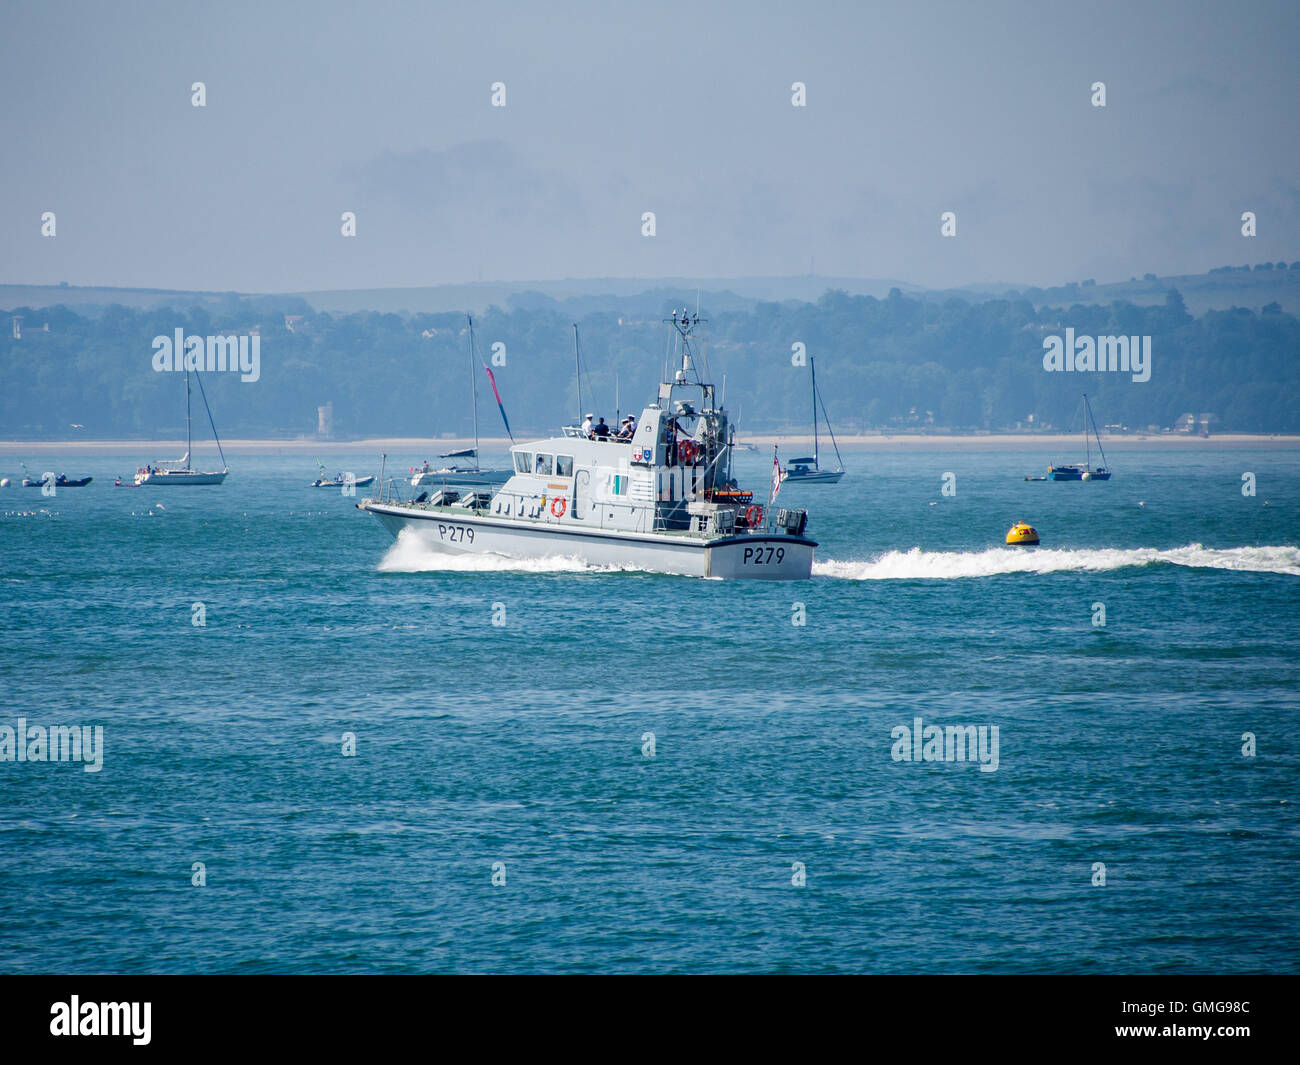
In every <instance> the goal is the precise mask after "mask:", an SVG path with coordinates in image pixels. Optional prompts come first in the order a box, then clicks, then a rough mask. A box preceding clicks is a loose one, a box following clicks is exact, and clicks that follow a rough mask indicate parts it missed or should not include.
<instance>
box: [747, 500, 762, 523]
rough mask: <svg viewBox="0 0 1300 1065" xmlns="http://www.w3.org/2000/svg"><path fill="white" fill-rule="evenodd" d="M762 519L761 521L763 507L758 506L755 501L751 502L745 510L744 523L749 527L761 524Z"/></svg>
mask: <svg viewBox="0 0 1300 1065" xmlns="http://www.w3.org/2000/svg"><path fill="white" fill-rule="evenodd" d="M762 521H763V508H762V507H760V506H759V505H758V504H757V503H755V504H753V505H752V506H751V507H750V508H749V509H748V510H746V511H745V524H746V525H748V526H749V527H750V528H751V529H752V528H754V527H755V526H757V525H760V524H762Z"/></svg>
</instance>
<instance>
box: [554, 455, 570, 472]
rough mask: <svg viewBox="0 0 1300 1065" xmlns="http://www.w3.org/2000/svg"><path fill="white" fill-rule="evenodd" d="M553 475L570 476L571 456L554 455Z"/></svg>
mask: <svg viewBox="0 0 1300 1065" xmlns="http://www.w3.org/2000/svg"><path fill="white" fill-rule="evenodd" d="M555 476H557V477H572V476H573V456H572V455H556V456H555Z"/></svg>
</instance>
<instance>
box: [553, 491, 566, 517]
mask: <svg viewBox="0 0 1300 1065" xmlns="http://www.w3.org/2000/svg"><path fill="white" fill-rule="evenodd" d="M566 505H567V504H566V501H565V498H564V496H556V497H555V498H554V499H552V500H551V513H552V514H554V515H555V516H556V517H557V518H562V517H564V508H565V506H566ZM556 507H558V508H559V509H558V510H557V509H556Z"/></svg>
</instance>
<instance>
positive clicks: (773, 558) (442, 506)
mask: <svg viewBox="0 0 1300 1065" xmlns="http://www.w3.org/2000/svg"><path fill="white" fill-rule="evenodd" d="M665 322H666V324H667V325H669V327H670V337H671V338H672V343H671V344H670V347H669V354H668V358H667V360H666V366H665V372H664V374H663V375H662V381H661V383H660V385H659V391H658V395H657V396H656V397H655V401H654V402H653V403H651V404H649V405H648V406H647V407H645V408H644V409H643V410H642V412H641V415H640V417H639V418H638V419H637V420H636V421H635V425H634V427H633V428H632V429H631V431H630V433H628V434H625V435H624V436H622V437H615V436H612V435H611V436H591V435H588V433H587V432H586V431H584V429H583V428H582V427H579V426H568V427H565V428H563V429H562V430H561V432H560V434H559V435H558V436H553V437H549V438H547V439H544V440H534V441H531V442H528V443H521V444H516V445H514V446H513V447H512V448H511V459H512V463H513V471H512V473H511V476H510V477H509V479H508V480H507V481H506V482H505V483H504V484H502V485H500V486H496V487H492V488H475V487H472V486H471V487H468V488H466V489H464V490H461V489H459V488H451V487H446V488H444V489H442V490H441V491H438V492H435V493H433V494H432V495H430V494H429V493H421V494H420V495H419V496H417V497H416V498H415V499H413V500H408V501H400V500H396V499H388V498H385V497H384V494H383V488H384V486H383V485H382V484H381V495H380V498H378V499H365V500H362V501H361V502H360V503H358V504H357V506H358V508H359V509H361V510H365V511H369V512H370V513H371V514H373V515H374V516H375V517H376V518H378V519H379V520H380V521H381V522H382V523H383V524H384V525H385V526H386V527H387V528H388V529H389V530H390V531H391V532H392V533H393V535H394V536H397V535H398V534H400V533H402V532H403V531H404V530H405V531H409V533H410V534H412V535H415V536H417V537H419V538H420V540H421V541H422V542H423V543H425V544H427V545H428V546H429V547H431V548H433V549H434V550H436V551H440V552H446V553H449V554H484V553H493V554H500V555H504V556H507V557H516V558H545V557H576V558H579V559H581V560H582V561H585V562H588V563H591V564H594V565H609V566H622V567H628V568H633V569H640V570H649V571H654V572H664V573H679V574H687V575H692V576H700V577H725V578H736V577H749V578H758V579H767V580H802V579H806V578H808V577H809V576H810V575H811V572H812V560H813V549H814V548H815V547H816V543H815V541H813V540H811V539H809V538H808V537H806V536H805V535H804V531H805V528H806V526H807V521H808V515H807V512H806V511H804V510H795V509H777V508H775V507H774V506H773V505H771V504H772V500H773V499H774V498H775V495H776V493H777V492H778V491H779V489H780V480H779V467H778V466H777V465H776V463H775V461H774V463H773V472H774V476H773V480H772V483H771V486H770V488H769V494H767V495H766V497H765V499H764V500H763V501H762V502H756V501H755V497H754V494H753V493H752V492H747V491H744V490H742V489H741V488H740V487H739V486H738V485H737V483H736V481H735V479H734V477H733V476H732V462H731V459H732V452H733V441H732V435H733V431H732V427H731V425H730V422H729V419H728V416H727V412H726V411H725V410H724V409H723V408H722V406H721V404H720V403H719V402H718V398H717V395H716V391H715V387H714V385H713V384H711V383H709V381H708V373H707V364H706V363H705V362H704V354H703V347H702V345H701V344H700V343H699V342H698V340H697V336H696V333H697V330H698V329H699V327H700V326H701V325H702V324H704V322H703V319H701V318H700V317H699V315H698V314H696V315H695V316H693V317H692V316H690V315H688V314H687V313H686V312H685V311H682V312H675V313H674V314H673V316H672V317H671V318H669V319H666V320H665Z"/></svg>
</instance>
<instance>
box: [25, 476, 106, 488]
mask: <svg viewBox="0 0 1300 1065" xmlns="http://www.w3.org/2000/svg"><path fill="white" fill-rule="evenodd" d="M94 479H95V478H93V477H65V476H64V475H63V474H59V475H58V476H57V477H55V478H54V479H53V480H52V481H51V480H50V479H49V478H46V477H24V478H23V487H24V488H42V487H44V486H45V485H46V484H53V485H54V487H55V488H85V487H86V485H88V484H90V482H91V481H93V480H94Z"/></svg>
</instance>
